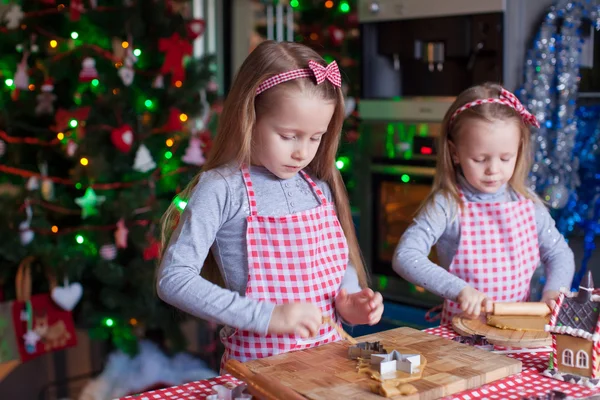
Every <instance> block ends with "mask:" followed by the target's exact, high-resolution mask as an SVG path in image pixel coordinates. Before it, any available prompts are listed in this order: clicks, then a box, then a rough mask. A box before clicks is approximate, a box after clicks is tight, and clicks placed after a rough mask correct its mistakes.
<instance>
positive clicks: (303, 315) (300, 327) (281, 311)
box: [267, 303, 323, 339]
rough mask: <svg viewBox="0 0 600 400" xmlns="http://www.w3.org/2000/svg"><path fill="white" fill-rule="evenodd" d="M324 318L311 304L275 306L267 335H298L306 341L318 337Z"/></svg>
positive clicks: (317, 308)
mask: <svg viewBox="0 0 600 400" xmlns="http://www.w3.org/2000/svg"><path fill="white" fill-rule="evenodd" d="M322 320H323V317H322V315H321V310H320V309H319V307H317V306H315V305H314V304H311V303H288V304H280V305H277V306H275V309H274V310H273V314H272V315H271V321H270V322H269V328H268V329H267V333H271V334H291V335H293V334H296V335H300V337H302V338H304V339H306V338H309V337H313V336H317V334H318V333H319V327H320V326H321V324H322Z"/></svg>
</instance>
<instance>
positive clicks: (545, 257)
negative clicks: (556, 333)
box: [392, 175, 575, 300]
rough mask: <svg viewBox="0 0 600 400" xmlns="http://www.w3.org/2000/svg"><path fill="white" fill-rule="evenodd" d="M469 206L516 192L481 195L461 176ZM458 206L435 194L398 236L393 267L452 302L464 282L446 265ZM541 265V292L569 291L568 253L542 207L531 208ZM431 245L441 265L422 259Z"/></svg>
mask: <svg viewBox="0 0 600 400" xmlns="http://www.w3.org/2000/svg"><path fill="white" fill-rule="evenodd" d="M458 180H459V183H460V185H461V188H462V191H463V193H464V195H465V198H466V200H467V201H469V202H501V203H504V202H510V201H516V200H518V196H517V194H516V193H515V192H514V191H513V190H512V189H511V188H510V187H507V185H505V186H503V187H502V188H500V190H498V191H497V192H496V193H481V192H479V191H478V190H477V189H475V188H473V186H471V185H470V184H469V183H468V182H467V181H466V179H465V178H464V177H463V176H462V175H461V176H459V177H458ZM459 218H460V216H459V212H458V208H457V204H455V203H454V202H452V203H450V202H449V201H448V199H447V198H446V197H445V196H443V195H442V194H440V193H438V194H437V195H436V196H435V197H434V199H433V201H432V203H430V205H429V207H428V209H423V210H422V211H421V212H420V213H419V215H417V216H416V217H415V219H414V221H413V223H412V224H411V225H410V226H409V227H408V229H407V230H406V231H405V232H404V234H403V235H402V238H401V239H400V242H399V243H398V246H397V247H396V250H395V254H394V260H393V263H392V264H393V268H394V271H396V273H397V274H399V275H400V276H402V277H403V278H404V279H406V280H408V281H410V282H412V283H414V284H416V285H419V286H421V287H423V288H425V289H426V290H428V291H430V292H432V293H434V294H436V295H438V296H441V297H443V298H446V299H450V300H456V298H457V297H458V294H459V293H460V291H461V290H462V289H463V288H464V287H465V286H466V285H467V283H466V282H465V281H464V280H462V279H460V278H458V277H457V276H455V275H453V274H451V273H449V272H448V271H447V270H448V267H449V266H450V264H451V263H452V259H453V258H454V255H455V254H456V251H457V249H458V244H459V242H460V220H459ZM535 223H536V226H537V232H538V242H539V250H540V261H541V263H542V264H543V266H544V268H545V272H546V284H545V286H544V291H547V290H559V289H560V288H561V287H570V285H571V281H572V279H573V274H574V271H575V261H574V258H573V252H572V251H571V249H570V248H569V246H568V244H567V242H566V241H565V239H564V238H563V236H562V235H561V233H560V232H559V231H558V230H557V229H556V227H555V224H554V220H553V219H552V217H551V216H550V214H549V213H548V210H547V209H546V207H545V206H544V205H543V204H541V203H536V204H535ZM434 245H435V246H436V253H437V256H438V259H439V262H440V264H441V266H439V265H436V264H435V263H433V262H431V261H430V260H429V259H428V258H427V256H428V255H429V253H430V251H431V248H432V247H433V246H434Z"/></svg>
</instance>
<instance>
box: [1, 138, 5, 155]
mask: <svg viewBox="0 0 600 400" xmlns="http://www.w3.org/2000/svg"><path fill="white" fill-rule="evenodd" d="M4 154H6V143H5V142H4V140H2V139H0V157H2V156H3V155H4Z"/></svg>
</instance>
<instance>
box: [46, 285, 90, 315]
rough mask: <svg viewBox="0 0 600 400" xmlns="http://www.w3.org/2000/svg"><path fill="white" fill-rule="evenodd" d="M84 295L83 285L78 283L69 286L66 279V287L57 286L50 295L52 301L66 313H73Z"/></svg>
mask: <svg viewBox="0 0 600 400" xmlns="http://www.w3.org/2000/svg"><path fill="white" fill-rule="evenodd" d="M82 295H83V287H82V286H81V284H80V283H77V282H74V283H71V284H69V281H68V280H67V279H65V282H64V286H57V287H55V288H54V289H52V292H51V293H50V297H52V300H54V302H55V303H56V304H57V305H58V306H59V307H60V308H62V309H63V310H66V311H72V310H73V309H74V308H75V306H76V305H77V303H79V300H81V296H82Z"/></svg>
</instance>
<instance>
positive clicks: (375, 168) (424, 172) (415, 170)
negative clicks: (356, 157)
mask: <svg viewBox="0 0 600 400" xmlns="http://www.w3.org/2000/svg"><path fill="white" fill-rule="evenodd" d="M371 171H372V172H376V173H379V174H385V175H404V174H407V175H413V176H425V177H431V178H433V177H434V176H435V168H431V167H415V166H411V165H384V164H372V165H371Z"/></svg>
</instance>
